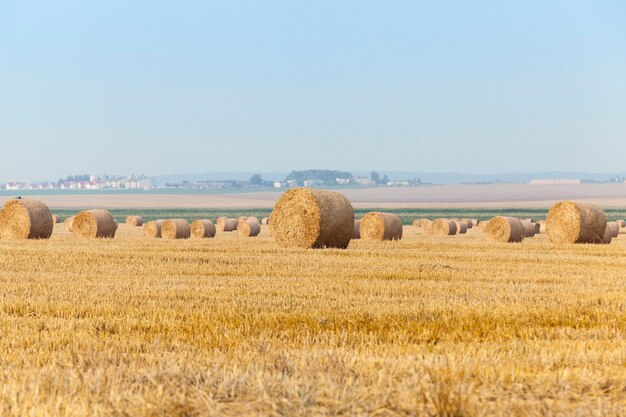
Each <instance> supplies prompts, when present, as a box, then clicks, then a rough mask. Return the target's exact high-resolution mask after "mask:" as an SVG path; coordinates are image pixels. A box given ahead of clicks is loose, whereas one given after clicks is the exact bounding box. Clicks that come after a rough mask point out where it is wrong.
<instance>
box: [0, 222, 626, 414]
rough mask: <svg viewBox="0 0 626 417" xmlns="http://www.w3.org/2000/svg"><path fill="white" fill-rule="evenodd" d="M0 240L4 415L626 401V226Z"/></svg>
mask: <svg viewBox="0 0 626 417" xmlns="http://www.w3.org/2000/svg"><path fill="white" fill-rule="evenodd" d="M56 227H57V228H56V229H55V234H54V235H53V237H52V239H51V240H49V241H24V242H8V241H0V303H1V308H0V364H1V365H2V366H1V368H0V413H1V415H2V416H24V415H31V416H39V415H76V416H104V415H119V416H126V415H128V416H135V415H150V416H157V415H162V416H166V415H168V416H169V415H172V416H200V415H202V416H204V415H232V416H238V415H247V414H259V415H364V416H365V415H368V416H379V415H380V416H395V415H420V416H421V415H441V416H479V415H507V416H517V415H546V416H553V415H580V416H583V415H615V416H617V415H624V414H626V342H625V339H624V336H625V330H626V287H625V285H626V235H622V236H621V237H620V238H618V239H616V240H615V241H614V243H612V244H611V245H609V246H601V245H580V246H555V245H551V244H549V243H548V242H547V240H546V238H545V236H537V237H535V238H532V239H528V240H527V241H525V242H524V243H522V244H513V245H506V244H497V243H492V242H489V241H486V240H484V239H483V238H482V237H481V235H480V233H479V232H478V231H477V230H476V229H472V230H471V231H470V233H469V234H468V235H467V236H459V237H445V238H444V237H425V236H421V235H419V234H417V233H416V232H415V230H414V229H413V228H410V227H405V238H404V239H403V240H402V241H400V242H392V243H367V242H360V241H353V242H352V243H351V245H350V248H349V249H348V250H345V251H342V250H313V251H304V250H287V249H280V248H278V247H277V246H276V245H275V244H274V243H273V242H272V241H271V240H270V239H269V237H268V236H267V230H264V231H263V232H262V235H261V236H260V237H259V238H253V239H248V240H239V239H238V238H237V236H236V235H235V234H221V235H218V237H216V238H215V239H211V240H204V241H193V240H190V241H177V242H172V241H162V240H147V239H144V238H142V237H141V234H140V232H139V229H136V230H130V229H128V228H127V227H126V226H125V225H121V226H120V231H119V232H118V237H116V238H115V239H114V240H109V241H90V240H75V239H74V238H73V237H72V236H71V235H70V234H68V233H65V232H63V231H62V226H56Z"/></svg>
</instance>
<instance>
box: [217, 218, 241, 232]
mask: <svg viewBox="0 0 626 417" xmlns="http://www.w3.org/2000/svg"><path fill="white" fill-rule="evenodd" d="M238 223H239V220H238V219H236V218H229V217H218V219H217V230H219V231H220V232H232V231H233V230H237V224H238Z"/></svg>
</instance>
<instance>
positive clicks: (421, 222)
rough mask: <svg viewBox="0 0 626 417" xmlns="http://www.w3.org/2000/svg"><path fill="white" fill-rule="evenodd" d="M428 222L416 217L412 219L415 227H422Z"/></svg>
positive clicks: (428, 221)
mask: <svg viewBox="0 0 626 417" xmlns="http://www.w3.org/2000/svg"><path fill="white" fill-rule="evenodd" d="M427 223H430V220H428V219H417V220H413V226H415V227H424V225H425V224H427Z"/></svg>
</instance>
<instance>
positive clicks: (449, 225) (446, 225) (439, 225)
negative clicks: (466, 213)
mask: <svg viewBox="0 0 626 417" xmlns="http://www.w3.org/2000/svg"><path fill="white" fill-rule="evenodd" d="M430 229H431V230H430V234H433V235H439V236H451V235H456V232H457V224H456V222H455V221H454V220H450V219H437V220H435V221H434V222H432V224H431V225H430Z"/></svg>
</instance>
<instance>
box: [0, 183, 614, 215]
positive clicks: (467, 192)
mask: <svg viewBox="0 0 626 417" xmlns="http://www.w3.org/2000/svg"><path fill="white" fill-rule="evenodd" d="M338 191H339V192H341V193H342V194H343V195H345V196H346V197H347V198H348V199H349V200H350V201H351V202H352V204H353V206H354V207H357V208H369V207H380V208H480V207H495V208H536V209H537V208H543V209H547V208H549V207H550V206H551V205H552V204H554V203H555V202H557V201H560V200H576V201H586V202H589V203H593V204H597V205H600V206H602V207H626V184H579V185H530V184H484V185H471V184H460V185H436V186H422V187H379V188H358V189H338ZM283 192H284V190H282V191H280V190H279V191H265V192H246V193H198V192H195V193H185V192H179V191H175V192H169V193H165V192H164V193H159V192H158V191H151V192H136V193H117V194H116V193H107V194H98V193H93V192H80V191H74V192H72V193H64V192H61V193H59V192H56V193H54V192H52V193H50V192H49V193H47V194H46V195H38V194H37V192H36V191H29V192H28V194H26V195H27V196H28V197H32V198H40V199H43V200H45V201H46V204H47V205H48V206H49V207H50V208H67V209H72V208H73V209H78V208H102V207H106V208H222V209H233V208H266V209H271V208H272V207H273V206H274V203H275V202H276V200H278V198H279V197H280V195H281V194H282V193H283ZM16 195H20V191H15V192H5V193H3V195H0V203H4V202H5V201H6V200H8V199H10V198H12V197H15V196H16Z"/></svg>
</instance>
